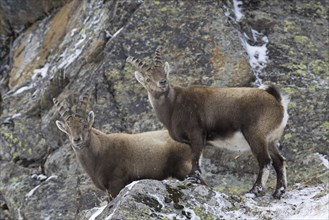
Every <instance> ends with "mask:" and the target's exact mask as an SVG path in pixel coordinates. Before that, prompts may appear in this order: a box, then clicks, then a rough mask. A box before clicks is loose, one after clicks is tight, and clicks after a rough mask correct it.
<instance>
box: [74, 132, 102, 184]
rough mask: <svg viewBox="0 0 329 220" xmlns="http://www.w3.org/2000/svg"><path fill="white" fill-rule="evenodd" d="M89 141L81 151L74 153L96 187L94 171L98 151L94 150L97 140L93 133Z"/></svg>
mask: <svg viewBox="0 0 329 220" xmlns="http://www.w3.org/2000/svg"><path fill="white" fill-rule="evenodd" d="M89 140H90V141H89V143H88V144H87V145H86V146H85V147H84V148H83V149H81V150H80V151H76V152H75V153H76V155H77V157H78V159H79V162H80V163H81V165H82V166H83V168H84V170H85V171H86V172H87V173H88V175H89V176H90V177H91V179H92V180H93V182H94V183H95V185H96V186H98V183H97V180H96V179H95V173H96V172H95V170H96V169H97V163H98V161H99V159H98V149H95V147H96V146H97V144H96V142H99V140H98V138H97V135H95V134H94V132H93V131H91V132H90V139H89Z"/></svg>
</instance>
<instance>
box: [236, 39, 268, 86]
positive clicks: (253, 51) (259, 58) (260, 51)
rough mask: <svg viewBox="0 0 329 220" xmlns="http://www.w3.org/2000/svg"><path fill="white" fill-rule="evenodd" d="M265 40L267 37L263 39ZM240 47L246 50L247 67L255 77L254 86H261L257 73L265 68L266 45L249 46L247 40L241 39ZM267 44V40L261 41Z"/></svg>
mask: <svg viewBox="0 0 329 220" xmlns="http://www.w3.org/2000/svg"><path fill="white" fill-rule="evenodd" d="M265 39H267V37H266V38H265ZM241 41H242V46H243V47H244V49H245V50H246V52H247V54H248V57H249V65H250V66H251V68H252V69H253V71H254V74H255V76H256V82H255V84H256V85H261V84H262V80H261V79H260V78H259V73H260V72H261V71H262V70H263V69H264V68H265V67H266V65H267V62H268V56H267V43H264V44H263V45H261V46H251V45H250V44H249V43H248V41H247V39H246V38H244V37H241ZM263 42H268V40H266V41H263Z"/></svg>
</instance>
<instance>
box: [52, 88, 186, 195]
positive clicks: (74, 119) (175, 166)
mask: <svg viewBox="0 0 329 220" xmlns="http://www.w3.org/2000/svg"><path fill="white" fill-rule="evenodd" d="M53 101H54V104H55V106H56V107H57V110H58V112H59V113H60V115H61V117H62V118H63V120H64V123H63V122H61V121H56V124H57V127H58V128H59V129H60V130H61V131H63V132H64V133H66V134H67V135H68V137H69V139H70V142H71V144H72V148H73V150H74V152H75V154H76V156H77V158H78V160H79V161H80V163H81V165H82V166H83V168H84V169H85V171H86V172H87V174H88V175H89V176H90V177H91V179H92V181H93V183H94V184H95V185H96V187H98V188H99V189H101V190H103V191H107V192H108V195H109V198H113V197H115V196H116V195H117V194H118V193H119V192H120V190H121V189H122V188H123V187H124V186H125V185H127V184H129V183H131V182H132V181H135V180H139V179H157V180H162V179H165V178H168V177H174V178H177V179H179V180H183V179H184V178H185V176H186V175H187V174H188V173H189V172H190V171H191V168H192V156H191V150H190V147H189V146H188V145H186V144H182V143H179V142H176V141H174V140H172V139H171V138H170V136H169V134H168V132H167V131H165V130H162V131H153V132H145V133H140V134H124V133H117V134H105V133H103V132H101V131H99V130H97V129H95V128H93V127H92V125H93V122H94V112H93V111H90V112H89V113H88V114H86V110H87V105H88V102H89V95H87V94H84V95H83V96H81V97H80V99H79V104H78V106H77V110H76V114H70V113H69V112H68V111H67V110H65V109H64V107H63V105H61V104H60V103H59V102H58V101H57V100H56V99H55V98H54V99H53Z"/></svg>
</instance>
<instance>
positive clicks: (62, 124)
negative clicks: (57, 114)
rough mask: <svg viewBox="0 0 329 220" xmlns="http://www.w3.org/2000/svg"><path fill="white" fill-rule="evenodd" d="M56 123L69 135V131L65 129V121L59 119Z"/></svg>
mask: <svg viewBox="0 0 329 220" xmlns="http://www.w3.org/2000/svg"><path fill="white" fill-rule="evenodd" d="M56 125H57V127H58V129H59V130H61V131H63V132H64V133H65V134H67V135H69V133H68V132H67V131H66V130H65V125H64V123H63V122H61V121H58V120H57V121H56Z"/></svg>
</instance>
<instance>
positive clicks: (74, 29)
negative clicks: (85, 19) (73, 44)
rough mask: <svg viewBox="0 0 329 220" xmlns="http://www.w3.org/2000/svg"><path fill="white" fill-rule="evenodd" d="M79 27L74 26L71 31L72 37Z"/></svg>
mask: <svg viewBox="0 0 329 220" xmlns="http://www.w3.org/2000/svg"><path fill="white" fill-rule="evenodd" d="M77 30H78V29H77V28H73V29H72V31H71V35H70V36H71V37H73V36H74V35H75V32H76V31H77Z"/></svg>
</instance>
